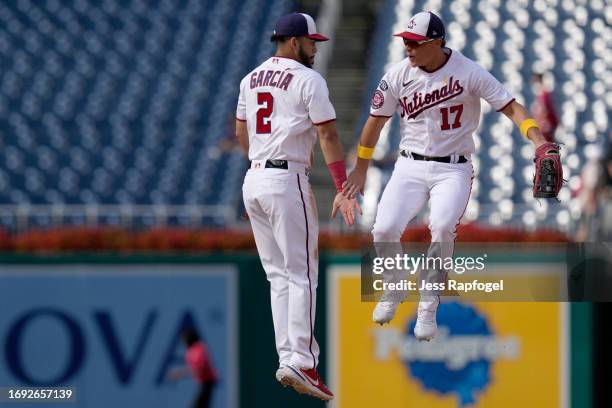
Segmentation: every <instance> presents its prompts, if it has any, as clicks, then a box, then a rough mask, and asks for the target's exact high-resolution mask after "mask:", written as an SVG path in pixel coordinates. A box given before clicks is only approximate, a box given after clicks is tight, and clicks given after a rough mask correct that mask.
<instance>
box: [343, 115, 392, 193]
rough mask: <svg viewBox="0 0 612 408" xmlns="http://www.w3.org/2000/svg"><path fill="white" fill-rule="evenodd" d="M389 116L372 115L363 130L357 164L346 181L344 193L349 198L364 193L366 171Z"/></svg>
mask: <svg viewBox="0 0 612 408" xmlns="http://www.w3.org/2000/svg"><path fill="white" fill-rule="evenodd" d="M387 120H389V118H387V117H384V116H370V117H369V118H368V120H367V122H366V124H365V125H364V127H363V130H362V131H361V138H360V141H359V147H358V149H359V150H358V151H357V164H356V165H355V168H354V169H353V170H352V171H351V172H350V173H349V175H348V177H347V180H346V183H344V189H343V190H342V192H343V194H344V195H346V196H347V197H348V198H355V195H357V192H360V193H361V194H362V195H363V187H364V186H365V179H366V173H367V172H368V166H369V164H370V159H371V158H372V153H373V152H374V147H375V146H376V143H378V138H379V137H380V131H381V130H382V128H383V126H385V123H387Z"/></svg>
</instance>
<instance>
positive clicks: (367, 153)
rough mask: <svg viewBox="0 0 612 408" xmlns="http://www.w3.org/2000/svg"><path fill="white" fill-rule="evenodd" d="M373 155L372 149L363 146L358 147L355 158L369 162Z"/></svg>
mask: <svg viewBox="0 0 612 408" xmlns="http://www.w3.org/2000/svg"><path fill="white" fill-rule="evenodd" d="M373 155H374V148H373V147H365V146H362V145H359V147H358V148H357V157H359V158H360V159H366V160H370V159H371V158H372V156H373Z"/></svg>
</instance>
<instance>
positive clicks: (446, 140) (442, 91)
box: [370, 48, 514, 156]
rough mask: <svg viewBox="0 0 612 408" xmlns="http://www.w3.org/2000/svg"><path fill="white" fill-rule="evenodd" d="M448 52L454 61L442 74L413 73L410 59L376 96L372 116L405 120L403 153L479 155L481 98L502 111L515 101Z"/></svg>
mask: <svg viewBox="0 0 612 408" xmlns="http://www.w3.org/2000/svg"><path fill="white" fill-rule="evenodd" d="M444 50H445V52H446V53H447V55H449V57H448V59H447V61H446V63H445V64H444V65H443V66H441V67H440V68H438V69H437V70H435V71H433V72H427V71H425V70H423V69H421V68H418V67H414V68H413V67H411V66H410V62H409V61H408V59H407V58H406V59H404V60H402V61H400V62H399V63H397V64H395V65H393V66H392V67H391V69H389V71H388V72H387V73H386V74H385V76H384V77H383V78H382V80H381V81H380V83H379V85H378V88H377V89H376V90H375V91H374V95H373V96H372V106H371V107H370V114H371V115H372V116H385V117H391V116H393V113H394V112H397V113H398V114H399V115H400V136H401V141H400V149H402V150H408V151H410V152H413V153H418V154H422V155H426V156H449V155H452V154H463V155H467V154H470V153H474V150H475V147H474V140H473V138H472V134H473V133H474V131H475V130H476V128H477V127H478V122H479V119H480V98H482V99H484V100H486V101H487V102H488V103H489V104H490V105H491V106H492V107H493V109H495V110H497V111H500V110H502V109H504V108H505V107H506V106H507V105H508V104H510V103H511V102H512V101H513V100H514V98H512V96H511V95H510V93H509V92H508V91H507V90H506V89H505V88H504V86H503V85H502V84H501V83H500V82H499V81H498V80H497V79H495V78H494V77H493V75H491V74H490V73H489V72H487V71H486V70H485V69H484V68H482V67H481V66H480V65H478V64H476V63H475V62H474V61H472V60H470V59H468V58H466V57H465V56H463V55H462V54H461V53H460V52H458V51H455V50H450V49H448V48H445V49H444Z"/></svg>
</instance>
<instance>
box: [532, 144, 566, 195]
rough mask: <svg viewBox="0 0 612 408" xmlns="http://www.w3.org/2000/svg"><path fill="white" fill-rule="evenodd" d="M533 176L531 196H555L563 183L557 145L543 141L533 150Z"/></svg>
mask: <svg viewBox="0 0 612 408" xmlns="http://www.w3.org/2000/svg"><path fill="white" fill-rule="evenodd" d="M533 161H534V163H535V176H534V177H533V196H534V197H535V198H556V197H557V194H559V190H561V184H562V183H563V168H562V167H561V156H560V155H559V145H557V144H555V143H544V144H543V145H542V146H540V147H538V148H537V149H536V152H535V159H534V160H533Z"/></svg>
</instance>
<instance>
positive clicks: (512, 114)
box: [501, 101, 546, 149]
mask: <svg viewBox="0 0 612 408" xmlns="http://www.w3.org/2000/svg"><path fill="white" fill-rule="evenodd" d="M501 112H502V113H503V114H504V115H506V116H507V117H508V118H509V119H510V120H511V121H512V122H514V124H515V125H516V126H517V127H518V128H519V129H520V128H521V125H522V124H523V123H524V122H525V120H526V119H529V118H532V117H533V116H531V115H530V114H529V112H527V109H525V107H524V106H523V105H521V104H520V103H518V102H517V101H513V102H512V103H510V104H509V105H508V106H506V107H505V108H504V109H503V110H502V111H501ZM526 132H527V135H526V137H527V138H528V139H529V140H531V141H532V142H533V144H535V147H536V149H537V148H538V147H540V146H541V145H543V144H544V143H546V139H545V138H544V135H543V134H542V132H540V129H539V128H537V127H530V128H528V129H527V131H526Z"/></svg>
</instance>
